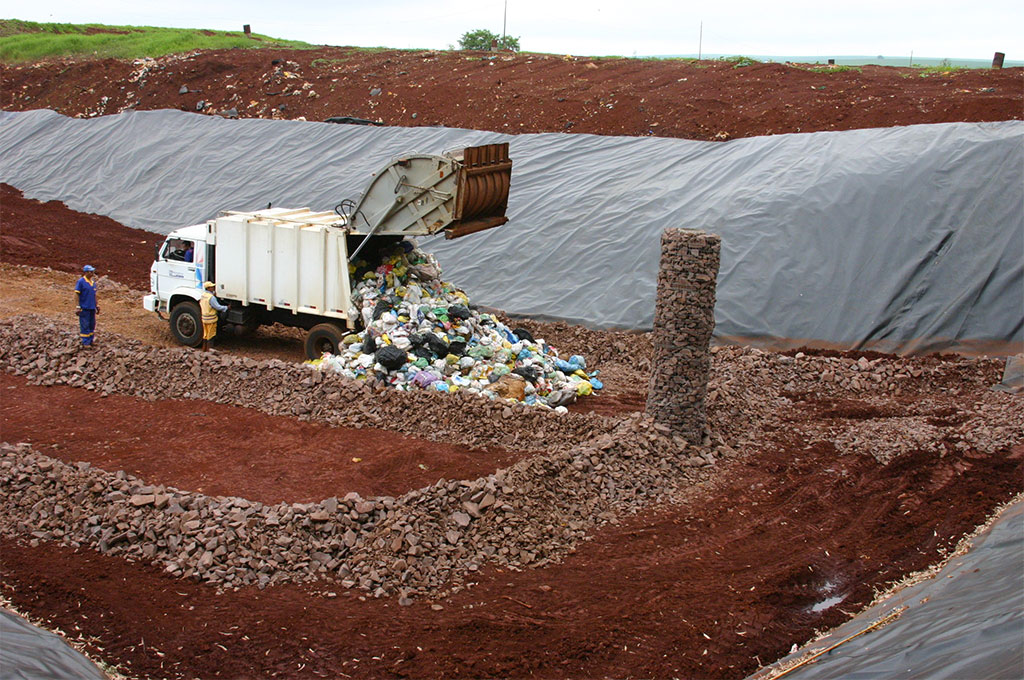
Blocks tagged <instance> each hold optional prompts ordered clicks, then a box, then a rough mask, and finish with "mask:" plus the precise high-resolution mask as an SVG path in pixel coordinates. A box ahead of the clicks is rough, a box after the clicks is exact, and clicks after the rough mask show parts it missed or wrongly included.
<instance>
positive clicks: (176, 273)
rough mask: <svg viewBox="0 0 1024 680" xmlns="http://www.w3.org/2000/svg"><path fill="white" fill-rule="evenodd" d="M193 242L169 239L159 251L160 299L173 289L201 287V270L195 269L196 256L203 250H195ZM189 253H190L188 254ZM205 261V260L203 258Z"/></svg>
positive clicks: (158, 279)
mask: <svg viewBox="0 0 1024 680" xmlns="http://www.w3.org/2000/svg"><path fill="white" fill-rule="evenodd" d="M197 245H199V244H197V243H195V242H194V241H189V240H186V239H180V238H169V239H167V240H166V241H164V245H163V247H162V248H161V249H160V259H159V260H157V285H158V286H159V291H160V294H161V297H164V296H167V295H169V294H170V292H171V291H172V290H174V289H175V288H180V287H181V286H187V287H189V288H197V287H199V286H201V285H202V278H201V276H202V269H201V268H197V264H199V263H197V262H195V260H196V254H197V253H198V252H203V253H204V254H205V250H206V249H205V248H197V247H196V246H197ZM190 251H191V252H190ZM204 259H205V258H204Z"/></svg>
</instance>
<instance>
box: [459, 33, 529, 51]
mask: <svg viewBox="0 0 1024 680" xmlns="http://www.w3.org/2000/svg"><path fill="white" fill-rule="evenodd" d="M492 41H493V42H495V43H497V45H498V49H499V50H511V51H513V52H518V51H519V38H513V37H512V36H510V35H506V36H505V37H504V38H502V37H501V36H500V35H498V34H497V33H491V32H490V31H488V30H487V29H486V28H478V29H477V30H475V31H466V32H465V33H463V34H462V37H461V38H459V49H460V50H482V51H487V50H489V49H491V42H492Z"/></svg>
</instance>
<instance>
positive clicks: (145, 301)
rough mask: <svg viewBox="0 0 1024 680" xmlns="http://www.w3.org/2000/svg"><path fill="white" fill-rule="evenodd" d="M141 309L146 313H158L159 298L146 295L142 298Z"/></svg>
mask: <svg viewBox="0 0 1024 680" xmlns="http://www.w3.org/2000/svg"><path fill="white" fill-rule="evenodd" d="M142 308H143V309H145V310H146V311H147V312H157V311H160V298H158V297H157V296H156V295H147V296H145V297H144V298H142Z"/></svg>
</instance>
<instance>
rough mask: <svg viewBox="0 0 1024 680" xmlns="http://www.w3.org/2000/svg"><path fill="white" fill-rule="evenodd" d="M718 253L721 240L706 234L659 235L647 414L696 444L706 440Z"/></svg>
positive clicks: (675, 231)
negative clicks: (656, 294)
mask: <svg viewBox="0 0 1024 680" xmlns="http://www.w3.org/2000/svg"><path fill="white" fill-rule="evenodd" d="M720 249H721V239H720V238H719V237H718V236H715V235H714V234H706V233H704V232H702V231H694V230H690V229H667V230H666V231H665V232H664V233H663V234H662V235H661V267H660V269H659V270H658V297H657V300H656V302H655V303H654V333H653V338H652V339H653V344H654V360H653V364H652V372H651V386H650V389H649V390H648V392H647V413H648V414H649V415H650V416H652V417H653V418H654V421H655V422H656V423H659V424H661V425H667V426H669V427H671V428H672V430H673V431H674V432H675V433H676V434H678V435H680V436H681V437H683V438H685V439H686V440H687V441H689V442H691V443H694V444H697V443H700V441H701V439H702V438H703V436H704V417H705V412H704V397H705V396H706V395H707V391H708V374H709V373H710V370H711V357H710V354H709V353H708V343H709V342H710V341H711V331H712V330H714V328H715V287H716V281H717V279H718V263H719V251H720Z"/></svg>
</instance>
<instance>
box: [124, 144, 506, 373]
mask: <svg viewBox="0 0 1024 680" xmlns="http://www.w3.org/2000/svg"><path fill="white" fill-rule="evenodd" d="M511 177H512V161H511V159H510V158H509V152H508V144H507V143H502V144H488V145H485V146H475V147H466V148H464V149H460V150H457V151H451V152H446V153H443V154H441V155H430V154H415V155H408V156H403V157H400V158H396V159H393V160H392V161H391V162H389V163H388V164H387V165H386V166H385V167H384V168H382V169H381V170H380V171H379V172H376V173H374V175H373V177H372V179H371V181H370V184H369V186H368V187H367V188H366V190H365V191H364V192H363V194H362V196H361V197H360V198H359V199H358V200H346V201H342V202H341V203H339V204H338V205H337V206H335V208H334V210H333V211H327V212H315V211H312V210H310V209H309V208H297V209H288V208H274V207H270V206H269V205H268V207H267V208H266V209H264V210H255V211H251V212H242V211H225V212H222V213H220V214H219V215H218V216H217V217H216V218H214V219H211V220H208V221H207V222H204V223H201V224H195V225H192V226H187V227H183V228H181V229H177V230H175V231H172V232H171V233H169V234H168V235H167V237H166V239H165V240H164V241H163V242H162V243H161V244H159V245H158V247H157V252H156V260H155V261H154V262H153V265H152V267H151V268H150V294H149V295H147V296H145V297H144V298H143V307H144V308H145V309H146V310H148V311H151V312H156V313H157V314H158V315H160V316H161V318H166V319H167V321H168V322H169V323H170V330H171V333H172V335H173V336H174V337H175V339H176V340H177V341H178V342H180V343H182V344H183V345H188V346H193V347H194V346H196V345H198V344H199V343H200V341H201V340H202V335H203V327H202V321H201V315H200V310H199V299H200V297H201V296H202V293H203V286H204V284H205V282H207V281H212V282H213V283H214V291H215V294H216V296H217V298H218V299H219V300H220V301H221V302H222V303H224V304H225V305H227V307H228V310H227V312H223V313H222V318H221V324H222V325H224V326H227V327H232V328H235V329H238V330H240V331H245V330H249V331H251V330H254V329H255V328H257V327H259V326H261V325H270V324H274V323H280V324H283V325H285V326H293V327H297V328H302V329H304V330H306V331H307V333H306V340H305V352H306V356H307V357H309V358H311V359H315V358H319V357H320V356H321V355H322V354H323V353H324V352H331V353H335V354H336V353H337V352H338V347H339V345H340V344H341V343H342V339H343V338H344V336H345V335H346V334H347V333H349V332H351V331H352V330H356V329H357V327H358V324H360V323H361V322H360V317H359V314H358V312H357V310H356V309H354V308H353V305H352V301H351V278H350V271H351V268H350V265H353V264H354V263H355V262H356V261H358V258H360V257H363V258H372V257H373V255H374V253H376V252H378V251H380V250H381V247H382V246H384V245H389V244H393V243H395V242H397V241H401V240H403V239H405V238H408V237H412V236H426V235H431V234H437V233H439V232H441V231H444V234H445V236H446V237H447V238H458V237H461V236H465V235H468V234H473V233H476V232H479V231H482V230H485V229H491V228H494V227H498V226H501V225H503V224H505V223H506V222H508V218H507V217H506V216H505V210H506V208H507V206H508V193H509V186H510V183H511ZM164 314H166V315H167V316H166V317H164Z"/></svg>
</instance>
